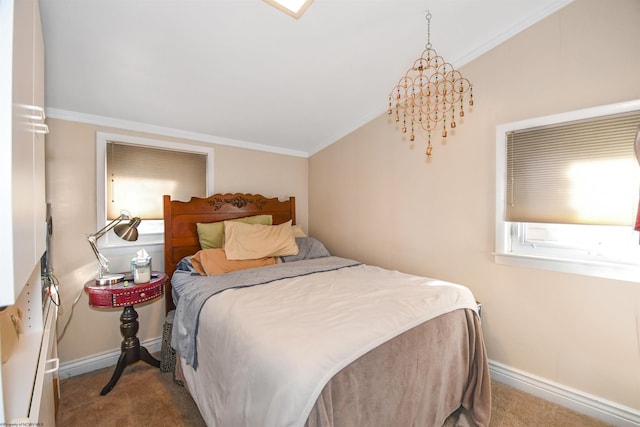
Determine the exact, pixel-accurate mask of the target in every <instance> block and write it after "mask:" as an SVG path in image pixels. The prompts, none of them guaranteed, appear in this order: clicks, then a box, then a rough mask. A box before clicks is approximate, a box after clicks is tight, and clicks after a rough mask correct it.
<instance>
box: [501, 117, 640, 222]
mask: <svg viewBox="0 0 640 427" xmlns="http://www.w3.org/2000/svg"><path fill="white" fill-rule="evenodd" d="M639 125H640V111H635V112H631V113H622V114H616V115H609V116H602V117H597V118H590V119H586V120H579V121H573V122H567V123H562V124H557V125H550V126H542V127H537V128H530V129H523V130H518V131H513V132H509V133H508V134H507V136H506V137H507V144H506V146H507V153H506V158H507V160H506V161H507V168H506V169H507V171H506V173H507V177H506V184H507V185H506V194H505V200H506V206H505V212H506V214H505V220H506V221H513V222H546V223H560V224H600V225H631V224H633V223H634V221H635V217H634V215H635V210H636V208H637V206H638V175H639V173H638V169H639V168H638V162H637V160H636V158H635V151H634V138H635V134H636V132H637V131H638V126H639Z"/></svg>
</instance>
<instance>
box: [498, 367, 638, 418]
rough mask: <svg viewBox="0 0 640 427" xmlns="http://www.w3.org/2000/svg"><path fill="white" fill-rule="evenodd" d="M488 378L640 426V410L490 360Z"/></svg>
mask: <svg viewBox="0 0 640 427" xmlns="http://www.w3.org/2000/svg"><path fill="white" fill-rule="evenodd" d="M489 372H490V374H491V378H492V379H494V380H496V381H499V382H501V383H504V384H507V385H509V386H511V387H513V388H515V389H518V390H522V391H524V392H526V393H529V394H532V395H534V396H537V397H540V398H541V399H545V400H548V401H550V402H553V403H557V404H558V405H561V406H564V407H566V408H569V409H573V410H574V411H576V412H579V413H581V414H585V415H589V416H590V417H593V418H597V419H599V420H602V421H604V422H606V423H609V424H612V425H614V426H616V427H637V426H640V411H638V410H636V409H633V408H629V407H626V406H623V405H620V404H617V403H615V402H611V401H608V400H606V399H602V398H599V397H597V396H593V395H590V394H587V393H584V392H582V391H579V390H575V389H572V388H570V387H567V386H564V385H562V384H557V383H554V382H552V381H549V380H547V379H545V378H540V377H537V376H535V375H532V374H530V373H528V372H524V371H520V370H518V369H515V368H512V367H510V366H507V365H503V364H501V363H498V362H494V361H491V360H490V361H489Z"/></svg>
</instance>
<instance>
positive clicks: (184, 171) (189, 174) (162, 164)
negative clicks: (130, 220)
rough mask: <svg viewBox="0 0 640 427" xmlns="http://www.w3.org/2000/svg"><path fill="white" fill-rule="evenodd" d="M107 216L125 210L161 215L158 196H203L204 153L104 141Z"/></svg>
mask: <svg viewBox="0 0 640 427" xmlns="http://www.w3.org/2000/svg"><path fill="white" fill-rule="evenodd" d="M106 151H107V152H106V158H107V219H109V220H110V219H114V218H116V217H117V216H118V215H120V212H121V211H122V210H127V211H129V212H130V213H131V214H133V215H134V216H139V217H140V218H142V219H162V217H163V212H162V196H163V195H165V194H170V195H171V198H172V199H179V200H189V199H190V198H191V197H192V196H197V197H205V196H206V174H207V156H206V155H205V154H199V153H187V152H183V151H174V150H167V149H161V148H149V147H143V146H137V145H129V144H123V143H118V142H107V147H106Z"/></svg>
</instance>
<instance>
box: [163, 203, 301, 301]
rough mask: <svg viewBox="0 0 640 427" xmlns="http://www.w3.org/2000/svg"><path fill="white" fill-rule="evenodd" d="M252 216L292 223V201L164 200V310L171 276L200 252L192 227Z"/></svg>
mask: <svg viewBox="0 0 640 427" xmlns="http://www.w3.org/2000/svg"><path fill="white" fill-rule="evenodd" d="M252 215H272V216H273V224H274V225H276V224H282V223H284V222H287V221H289V220H292V223H293V224H295V223H296V203H295V197H289V199H288V200H286V201H283V202H281V201H280V200H278V199H277V198H272V199H268V198H266V197H264V196H261V195H260V194H243V193H235V194H214V195H213V196H210V197H207V198H206V199H203V198H199V197H192V198H191V200H189V201H188V202H181V201H178V200H171V196H166V195H165V196H164V269H165V273H167V275H168V276H169V280H167V282H166V284H165V309H166V312H167V313H168V312H169V311H171V310H173V309H174V308H175V306H174V304H173V298H172V297H171V276H172V275H173V272H174V271H175V270H176V266H177V265H178V263H179V262H180V260H181V259H182V258H184V257H185V256H187V255H193V254H195V253H196V252H198V251H199V250H200V242H199V241H198V232H197V229H196V224H197V223H199V222H202V223H208V222H217V221H225V220H229V219H234V218H242V217H245V216H252Z"/></svg>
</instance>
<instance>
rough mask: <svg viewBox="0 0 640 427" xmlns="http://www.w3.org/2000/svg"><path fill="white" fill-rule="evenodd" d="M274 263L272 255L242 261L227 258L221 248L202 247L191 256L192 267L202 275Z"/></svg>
mask: <svg viewBox="0 0 640 427" xmlns="http://www.w3.org/2000/svg"><path fill="white" fill-rule="evenodd" d="M275 263H276V259H275V258H273V257H267V258H260V259H248V260H242V261H237V260H229V259H227V256H226V255H225V252H224V249H222V248H215V249H203V250H200V251H198V252H196V254H195V255H194V256H192V257H191V264H192V265H193V268H195V269H196V271H197V272H198V273H200V274H201V275H203V276H213V275H215V274H224V273H231V272H233V271H238V270H246V269H247V268H256V267H263V266H265V265H271V264H275Z"/></svg>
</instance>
